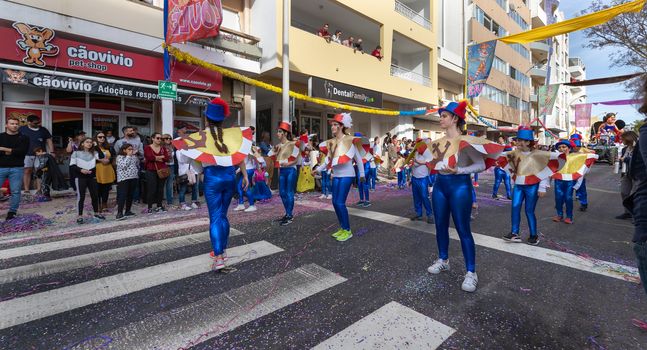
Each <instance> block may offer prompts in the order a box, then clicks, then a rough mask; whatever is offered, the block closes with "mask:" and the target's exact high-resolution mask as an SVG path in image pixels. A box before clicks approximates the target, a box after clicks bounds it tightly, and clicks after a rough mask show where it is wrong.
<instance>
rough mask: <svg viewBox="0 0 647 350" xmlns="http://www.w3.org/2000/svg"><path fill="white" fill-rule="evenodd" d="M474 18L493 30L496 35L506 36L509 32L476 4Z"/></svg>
mask: <svg viewBox="0 0 647 350" xmlns="http://www.w3.org/2000/svg"><path fill="white" fill-rule="evenodd" d="M474 19H476V20H477V21H478V22H479V23H481V24H482V25H483V26H484V27H485V28H486V29H487V30H489V31H491V32H492V33H493V34H494V35H496V36H500V37H502V36H506V35H507V34H508V32H507V31H506V30H505V28H503V27H502V26H500V25H499V24H498V23H497V22H495V21H494V20H492V18H490V16H488V15H487V14H486V13H485V12H483V10H481V8H480V7H478V6H474Z"/></svg>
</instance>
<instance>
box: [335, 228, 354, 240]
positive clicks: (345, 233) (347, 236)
mask: <svg viewBox="0 0 647 350" xmlns="http://www.w3.org/2000/svg"><path fill="white" fill-rule="evenodd" d="M351 237H353V233H352V232H350V231H346V230H342V233H341V234H340V235H339V236H337V241H339V242H346V241H347V240H349V239H350V238H351Z"/></svg>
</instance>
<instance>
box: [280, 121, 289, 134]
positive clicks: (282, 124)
mask: <svg viewBox="0 0 647 350" xmlns="http://www.w3.org/2000/svg"><path fill="white" fill-rule="evenodd" d="M279 129H281V130H283V131H287V132H292V125H290V123H288V122H280V123H279Z"/></svg>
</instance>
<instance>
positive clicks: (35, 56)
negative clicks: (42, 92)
mask: <svg viewBox="0 0 647 350" xmlns="http://www.w3.org/2000/svg"><path fill="white" fill-rule="evenodd" d="M13 27H14V28H15V29H16V30H17V31H18V32H19V33H20V34H22V39H18V40H16V45H18V47H19V48H20V49H21V50H25V57H24V58H23V59H22V63H24V64H26V65H29V66H37V67H45V66H46V65H47V64H46V63H45V61H44V60H43V56H56V55H57V54H58V46H56V45H54V44H50V41H51V40H53V39H54V31H53V30H51V29H49V28H39V27H30V26H29V25H27V24H24V23H19V22H16V23H14V24H13Z"/></svg>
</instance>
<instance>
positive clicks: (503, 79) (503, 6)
mask: <svg viewBox="0 0 647 350" xmlns="http://www.w3.org/2000/svg"><path fill="white" fill-rule="evenodd" d="M469 14H470V16H471V18H470V19H469V21H468V26H467V32H468V43H470V44H477V43H481V42H485V41H490V40H494V39H496V38H501V37H504V36H507V35H511V34H516V33H520V32H524V31H527V30H529V29H530V19H531V15H530V8H529V6H528V1H527V0H472V1H470V4H469ZM531 67H532V64H531V55H530V45H521V44H511V45H508V44H504V43H502V42H499V43H498V44H497V47H496V51H495V57H494V62H493V64H492V71H491V73H490V76H489V78H488V81H487V84H486V85H485V87H484V88H483V91H482V92H481V94H480V96H479V97H478V98H476V99H475V101H473V102H474V103H473V104H474V105H475V106H478V108H479V113H480V114H481V115H482V116H484V117H485V118H487V119H486V120H487V121H488V122H489V123H491V124H492V125H493V126H497V127H516V126H518V125H519V124H521V123H524V122H528V121H529V117H530V113H529V112H530V109H529V98H530V77H529V75H528V74H529V72H530V70H531ZM488 131H492V130H488Z"/></svg>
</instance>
